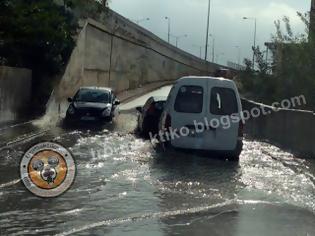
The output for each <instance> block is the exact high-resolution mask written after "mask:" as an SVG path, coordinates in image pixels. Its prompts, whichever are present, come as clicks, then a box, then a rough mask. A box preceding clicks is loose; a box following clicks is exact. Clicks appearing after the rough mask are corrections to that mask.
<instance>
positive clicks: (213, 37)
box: [209, 34, 215, 62]
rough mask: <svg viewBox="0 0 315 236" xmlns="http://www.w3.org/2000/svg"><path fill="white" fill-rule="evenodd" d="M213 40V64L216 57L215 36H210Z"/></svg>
mask: <svg viewBox="0 0 315 236" xmlns="http://www.w3.org/2000/svg"><path fill="white" fill-rule="evenodd" d="M209 36H210V37H211V38H212V62H214V55H215V36H214V35H213V34H209Z"/></svg>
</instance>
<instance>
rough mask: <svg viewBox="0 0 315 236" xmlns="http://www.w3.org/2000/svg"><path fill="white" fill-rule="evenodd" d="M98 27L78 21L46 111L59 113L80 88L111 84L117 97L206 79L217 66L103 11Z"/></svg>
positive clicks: (111, 13)
mask: <svg viewBox="0 0 315 236" xmlns="http://www.w3.org/2000/svg"><path fill="white" fill-rule="evenodd" d="M102 22H105V23H104V24H101V23H99V22H96V21H95V20H92V19H87V20H86V21H84V23H82V24H81V25H82V31H81V33H80V35H79V36H78V39H77V45H76V48H75V49H74V51H73V53H72V56H71V59H70V61H69V64H68V66H67V68H66V72H65V74H64V76H63V78H62V80H61V82H60V84H59V85H58V86H57V87H56V88H55V90H54V92H53V95H52V97H51V99H50V101H49V103H48V110H49V109H50V110H51V109H52V108H51V107H52V106H54V108H53V109H56V106H57V105H58V106H59V107H58V109H59V110H60V109H61V110H64V108H63V107H61V108H60V104H61V106H63V103H64V101H65V100H66V98H67V97H72V96H73V95H74V93H75V92H76V90H77V89H78V88H79V87H81V86H110V87H113V88H114V89H115V90H116V91H117V93H119V92H122V91H128V90H132V89H136V88H139V87H141V86H144V85H147V84H150V83H154V82H161V81H173V80H176V79H178V78H180V77H182V76H186V75H210V74H213V72H214V71H215V70H216V69H218V68H220V67H221V66H219V65H217V64H212V63H205V62H204V61H203V60H200V59H199V58H197V57H195V56H193V55H191V54H189V53H186V52H184V51H182V50H180V49H178V48H176V47H174V46H172V45H169V44H168V43H167V42H165V41H164V40H162V39H160V38H158V37H157V36H156V35H154V34H152V33H151V32H149V31H147V30H145V29H143V28H141V27H139V26H138V25H136V24H134V23H133V22H131V21H129V20H127V19H125V18H124V17H122V16H120V15H119V14H117V13H115V12H113V11H111V10H108V11H107V12H106V14H105V15H103V17H102Z"/></svg>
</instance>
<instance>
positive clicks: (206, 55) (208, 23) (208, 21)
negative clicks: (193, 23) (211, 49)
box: [205, 0, 211, 61]
mask: <svg viewBox="0 0 315 236" xmlns="http://www.w3.org/2000/svg"><path fill="white" fill-rule="evenodd" d="M210 13H211V0H209V2H208V18H207V34H206V49H205V61H207V57H208V43H209V26H210Z"/></svg>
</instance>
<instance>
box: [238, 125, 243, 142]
mask: <svg viewBox="0 0 315 236" xmlns="http://www.w3.org/2000/svg"><path fill="white" fill-rule="evenodd" d="M238 137H241V138H242V137H244V123H243V122H242V121H241V122H240V123H239V126H238Z"/></svg>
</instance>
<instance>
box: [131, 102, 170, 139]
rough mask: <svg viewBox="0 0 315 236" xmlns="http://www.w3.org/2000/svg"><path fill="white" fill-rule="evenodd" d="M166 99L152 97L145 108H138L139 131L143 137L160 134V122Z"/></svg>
mask: <svg viewBox="0 0 315 236" xmlns="http://www.w3.org/2000/svg"><path fill="white" fill-rule="evenodd" d="M165 103H166V97H150V98H149V99H148V100H147V101H146V103H145V104H144V106H143V107H137V108H136V109H137V111H138V112H139V114H138V127H137V129H138V131H139V133H140V134H141V135H143V136H145V137H149V134H150V133H152V135H154V134H156V133H157V132H158V130H159V129H158V126H159V120H160V117H161V114H162V112H163V110H164V105H165Z"/></svg>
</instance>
